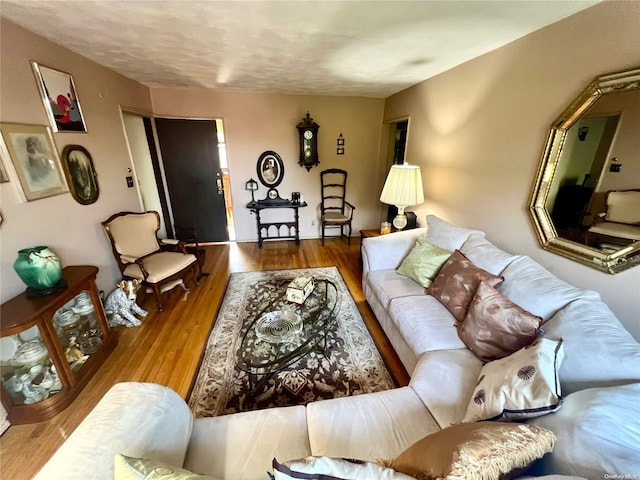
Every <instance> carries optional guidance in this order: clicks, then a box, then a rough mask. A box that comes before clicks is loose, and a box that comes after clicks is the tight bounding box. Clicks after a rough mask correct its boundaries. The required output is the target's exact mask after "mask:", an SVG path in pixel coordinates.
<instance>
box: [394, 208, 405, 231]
mask: <svg viewBox="0 0 640 480" xmlns="http://www.w3.org/2000/svg"><path fill="white" fill-rule="evenodd" d="M393 226H394V227H396V229H398V230H402V229H403V228H404V227H406V226H407V216H406V215H405V214H404V212H403V213H399V212H398V215H396V216H395V217H394V218H393Z"/></svg>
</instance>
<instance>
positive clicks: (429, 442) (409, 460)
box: [371, 422, 556, 480]
mask: <svg viewBox="0 0 640 480" xmlns="http://www.w3.org/2000/svg"><path fill="white" fill-rule="evenodd" d="M555 442H556V436H555V435H554V433H553V432H551V431H550V430H547V429H544V428H541V427H537V426H535V425H528V424H520V423H506V422H480V423H463V424H460V425H453V426H451V427H447V428H445V429H444V430H440V431H439V432H436V433H433V434H431V435H429V436H427V437H424V438H423V439H421V440H418V441H417V442H416V443H414V444H413V445H411V446H410V447H409V448H408V449H406V450H405V451H404V452H402V453H401V454H400V455H398V456H397V457H396V458H394V459H393V460H390V461H387V462H385V464H386V465H388V466H390V467H391V468H393V469H394V470H396V471H398V472H402V473H405V474H407V475H411V476H412V477H414V478H417V479H418V480H441V479H446V480H470V479H482V480H504V479H507V478H514V476H519V475H521V474H522V473H523V472H524V471H525V470H526V469H527V467H528V466H529V465H531V464H532V463H533V462H535V461H536V460H538V459H539V458H542V457H543V456H544V455H545V454H546V453H549V452H551V451H552V450H553V447H554V445H555ZM371 478H375V477H371Z"/></svg>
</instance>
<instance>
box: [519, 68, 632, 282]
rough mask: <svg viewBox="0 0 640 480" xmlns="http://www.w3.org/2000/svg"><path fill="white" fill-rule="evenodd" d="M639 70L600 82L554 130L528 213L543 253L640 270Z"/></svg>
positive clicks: (610, 267) (610, 269) (602, 266)
mask: <svg viewBox="0 0 640 480" xmlns="http://www.w3.org/2000/svg"><path fill="white" fill-rule="evenodd" d="M639 131H640V68H638V69H633V70H627V71H624V72H618V73H613V74H607V75H602V76H598V77H596V78H595V79H594V81H593V82H592V83H591V84H590V85H589V86H588V87H587V88H586V90H585V91H584V92H583V93H582V94H581V95H580V96H579V97H578V98H577V99H576V100H575V101H574V102H573V103H572V104H571V105H570V106H569V107H568V108H567V109H566V110H565V111H564V112H563V113H562V115H560V117H559V118H558V119H557V120H556V121H555V122H554V123H553V124H552V126H551V129H550V131H549V136H548V139H547V143H546V145H545V147H544V153H543V156H542V160H541V162H540V168H539V169H538V173H537V175H536V178H535V181H534V186H533V191H532V195H531V202H530V205H529V206H530V212H531V217H532V219H533V223H534V225H535V228H536V232H537V234H538V239H539V240H540V243H541V245H542V246H543V248H545V249H546V250H549V251H552V252H555V253H557V254H559V255H562V256H565V257H568V258H570V259H572V260H576V261H578V262H580V263H582V264H584V265H588V266H591V267H593V268H597V269H598V270H601V271H604V272H608V273H618V272H620V271H623V270H625V269H627V268H631V267H634V266H636V265H640V154H639V153H638V152H640V135H639V134H638V132H639Z"/></svg>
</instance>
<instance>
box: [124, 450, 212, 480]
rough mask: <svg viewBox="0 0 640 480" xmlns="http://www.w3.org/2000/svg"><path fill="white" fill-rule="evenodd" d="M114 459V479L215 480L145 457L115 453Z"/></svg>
mask: <svg viewBox="0 0 640 480" xmlns="http://www.w3.org/2000/svg"><path fill="white" fill-rule="evenodd" d="M114 460H115V464H114V477H113V478H114V479H115V480H142V479H145V480H216V479H215V478H213V477H207V476H205V475H198V474H196V473H193V472H190V471H188V470H185V469H183V468H179V467H174V466H173V465H169V464H168V463H164V462H158V461H156V460H149V459H147V458H134V457H127V456H126V455H121V454H119V453H117V454H116V456H115V459H114Z"/></svg>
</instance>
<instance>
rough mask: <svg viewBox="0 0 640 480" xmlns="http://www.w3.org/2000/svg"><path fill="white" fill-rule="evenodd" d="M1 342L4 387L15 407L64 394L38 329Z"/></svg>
mask: <svg viewBox="0 0 640 480" xmlns="http://www.w3.org/2000/svg"><path fill="white" fill-rule="evenodd" d="M0 342H1V345H0V371H1V372H2V384H3V386H4V389H5V391H6V392H7V393H8V394H9V396H10V397H11V400H12V402H13V403H14V404H15V405H31V404H34V403H38V402H42V401H43V400H46V399H47V398H49V397H50V396H52V395H55V394H56V393H58V392H59V391H60V390H62V383H61V382H60V378H59V377H58V372H57V371H56V367H55V365H53V364H52V361H51V357H50V356H49V350H48V349H47V347H46V346H45V344H44V343H43V342H42V337H41V336H40V330H39V329H38V327H37V325H34V326H33V327H31V328H28V329H26V330H24V331H22V332H20V333H18V334H16V335H11V336H7V337H2V338H1V339H0Z"/></svg>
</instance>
